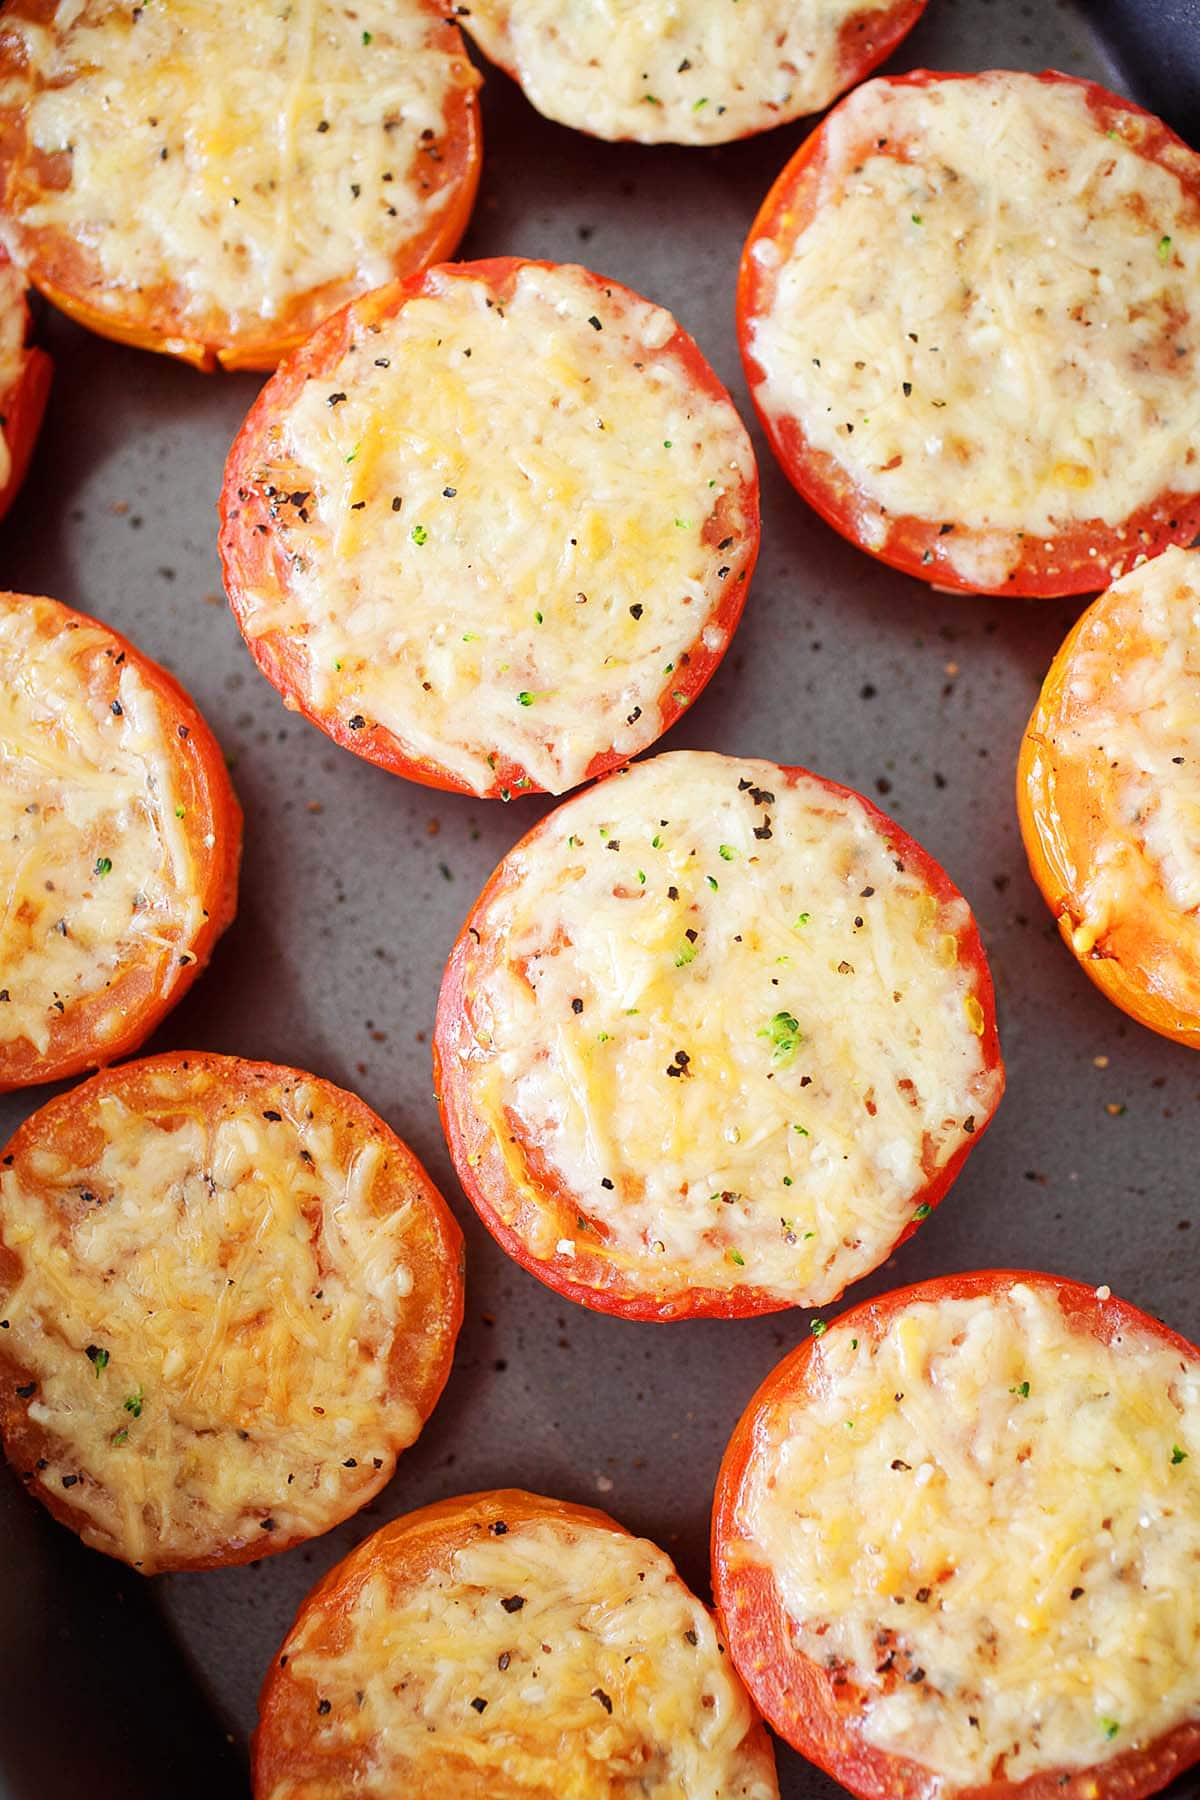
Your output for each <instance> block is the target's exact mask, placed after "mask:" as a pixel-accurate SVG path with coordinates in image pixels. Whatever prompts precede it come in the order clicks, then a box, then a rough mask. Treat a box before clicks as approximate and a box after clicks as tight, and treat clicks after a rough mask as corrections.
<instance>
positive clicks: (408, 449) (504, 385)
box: [221, 257, 759, 800]
mask: <svg viewBox="0 0 1200 1800" xmlns="http://www.w3.org/2000/svg"><path fill="white" fill-rule="evenodd" d="M221 518H222V525H221V554H222V558H223V561H224V566H225V585H226V588H227V589H228V592H229V598H230V601H231V603H232V606H233V610H234V613H235V614H236V616H237V620H238V624H239V625H240V626H241V629H242V632H243V634H244V636H245V638H246V641H247V643H248V644H249V646H250V649H251V651H252V653H253V655H254V657H255V660H256V661H257V663H258V665H259V667H260V669H261V670H262V671H263V673H264V674H265V675H266V677H267V679H268V680H269V681H271V682H272V683H273V684H274V685H275V686H276V687H277V688H278V689H279V690H280V692H281V693H282V694H283V696H284V700H285V702H286V704H287V705H288V706H290V707H293V708H294V709H297V710H299V711H300V712H302V713H304V714H305V716H306V717H307V718H309V719H311V720H312V721H313V722H314V724H317V725H319V726H320V727H321V729H322V730H323V731H326V732H328V734H329V736H330V737H332V738H333V739H334V741H335V742H336V743H339V744H342V745H344V746H345V747H346V748H347V749H350V750H354V751H355V752H356V753H357V754H358V755H359V756H363V757H365V758H367V760H368V761H370V762H375V763H379V764H380V765H381V767H383V768H385V769H390V770H392V771H393V773H395V774H398V775H405V776H407V777H408V778H409V779H410V780H413V781H421V782H425V783H426V784H427V785H428V786H431V787H438V788H449V789H452V790H457V791H459V792H462V793H472V794H479V795H483V796H488V797H493V798H499V799H502V800H507V799H509V798H511V797H512V796H513V795H514V794H517V793H521V792H530V791H543V790H544V791H548V792H551V793H561V792H562V791H563V790H564V789H566V788H570V787H574V786H576V785H577V784H578V783H579V782H581V781H584V780H586V779H587V778H588V777H590V776H593V775H598V774H601V773H603V772H604V771H605V770H607V769H610V768H612V767H613V766H614V765H615V764H617V763H620V762H622V761H624V760H625V759H626V758H628V757H630V756H632V755H634V754H635V752H637V751H638V750H643V749H645V747H646V746H647V745H648V744H651V743H653V742H654V740H655V739H656V738H657V737H658V736H659V735H660V734H661V733H662V732H664V731H665V730H666V729H667V727H668V726H669V725H671V724H672V723H673V722H674V720H675V719H676V718H677V717H678V716H679V714H680V713H681V712H682V711H683V709H684V708H685V707H686V706H688V705H689V704H690V703H691V701H692V700H693V699H694V698H695V696H696V695H697V693H698V692H699V691H700V689H701V688H702V687H703V686H704V684H705V682H706V681H707V680H708V679H709V677H710V675H712V673H713V671H714V670H715V669H716V667H717V664H718V663H719V662H720V660H721V657H722V655H723V654H724V652H725V649H726V647H727V646H728V643H729V640H730V637H731V636H732V633H733V630H734V627H735V625H736V624H737V621H738V618H739V616H740V614H741V609H742V603H743V601H744V599H745V596H746V589H747V586H748V584H749V580H750V574H751V571H752V570H753V567H754V559H755V557H756V555H757V553H758V534H759V524H758V477H757V472H756V469H755V464H754V454H753V451H752V450H751V447H750V440H749V437H748V436H747V433H746V430H745V428H744V426H743V425H742V422H741V420H740V419H739V418H738V415H737V413H736V412H735V410H734V407H733V404H732V402H731V401H730V399H729V396H728V394H727V393H726V392H725V390H724V388H723V387H722V386H721V384H720V382H719V381H718V380H717V378H716V376H715V375H714V374H713V371H712V370H711V369H710V368H709V366H708V364H707V363H706V362H705V360H704V358H703V357H702V356H701V354H700V352H699V350H698V349H697V348H696V346H695V344H694V343H693V342H692V340H691V338H689V337H688V336H687V334H686V332H684V331H682V330H681V329H680V328H679V326H678V325H677V324H676V323H675V320H674V319H673V318H672V317H671V315H670V313H668V312H665V311H664V310H663V309H662V308H661V307H658V306H652V305H651V304H650V303H649V302H648V301H645V300H642V299H640V298H639V297H638V295H636V294H633V293H631V292H630V290H629V289H628V288H623V287H621V286H619V285H618V284H617V283H616V282H612V281H605V280H604V279H603V278H602V277H601V276H599V275H593V274H591V273H590V272H589V271H588V270H586V269H580V268H576V267H574V266H571V265H566V264H551V263H540V262H522V261H519V260H517V259H516V258H514V257H505V258H500V259H498V260H494V261H490V262H480V263H461V264H458V265H451V266H448V267H445V268H438V269H431V270H429V271H428V272H427V273H426V274H425V275H423V276H419V277H417V278H415V279H414V280H412V281H409V282H406V283H401V284H398V285H395V286H392V287H388V288H383V289H381V290H379V291H378V292H377V293H373V294H369V295H367V296H366V297H365V298H364V299H362V300H359V301H356V302H355V303H354V304H353V305H352V306H350V307H348V308H347V309H346V310H345V311H343V312H341V313H339V314H338V315H337V316H336V317H335V318H333V319H330V320H329V321H328V322H327V323H326V324H325V325H324V326H323V327H322V328H321V329H320V330H319V331H318V332H317V333H316V334H315V335H314V336H313V338H312V339H311V340H310V341H309V342H308V343H307V344H306V345H305V347H304V349H303V350H302V351H300V352H299V353H298V354H297V355H296V356H294V357H292V358H291V359H290V360H289V361H288V362H287V363H285V364H284V366H283V367H282V368H281V369H280V370H279V371H278V373H277V374H276V376H275V378H274V379H273V380H272V381H270V382H268V383H267V386H266V387H265V389H264V390H263V392H262V394H261V395H260V397H259V399H258V401H257V402H256V403H255V405H254V407H253V408H252V409H251V412H250V415H249V417H248V419H247V420H246V423H245V425H244V426H243V427H242V430H241V433H240V435H239V436H238V439H237V441H236V443H235V444H234V447H233V450H232V452H231V454H230V458H229V462H228V465H227V468H226V474H225V485H224V490H223V493H222V501H221Z"/></svg>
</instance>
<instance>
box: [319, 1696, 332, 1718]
mask: <svg viewBox="0 0 1200 1800" xmlns="http://www.w3.org/2000/svg"><path fill="white" fill-rule="evenodd" d="M317 1711H318V1713H320V1715H321V1717H322V1718H323V1719H324V1718H326V1717H327V1716H328V1714H329V1713H331V1712H332V1711H333V1702H332V1700H318V1701H317Z"/></svg>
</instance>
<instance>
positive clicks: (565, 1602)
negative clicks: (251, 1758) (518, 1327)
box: [263, 1520, 778, 1800]
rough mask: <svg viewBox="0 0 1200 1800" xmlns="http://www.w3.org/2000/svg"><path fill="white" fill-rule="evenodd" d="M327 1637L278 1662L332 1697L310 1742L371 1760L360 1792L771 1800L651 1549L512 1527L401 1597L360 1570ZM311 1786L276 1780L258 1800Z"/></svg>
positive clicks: (682, 1599)
mask: <svg viewBox="0 0 1200 1800" xmlns="http://www.w3.org/2000/svg"><path fill="white" fill-rule="evenodd" d="M324 1626H325V1619H324V1616H323V1613H322V1612H321V1611H320V1610H319V1609H314V1612H313V1613H312V1615H311V1616H310V1618H309V1619H308V1620H307V1621H306V1622H305V1623H302V1624H301V1626H300V1628H299V1630H298V1631H297V1632H296V1633H295V1634H293V1636H292V1638H291V1640H290V1641H289V1644H288V1661H289V1667H290V1670H291V1672H292V1674H293V1675H294V1676H295V1677H296V1678H298V1679H299V1680H302V1681H311V1682H313V1683H314V1685H315V1686H316V1688H317V1690H318V1692H319V1694H320V1695H321V1697H322V1699H323V1700H328V1702H329V1710H328V1712H323V1713H321V1714H320V1715H319V1716H318V1717H317V1718H316V1719H315V1720H314V1738H315V1746H314V1747H315V1748H316V1749H317V1750H318V1751H320V1752H321V1753H322V1754H325V1755H328V1754H334V1755H337V1754H344V1755H346V1756H355V1753H356V1752H357V1753H361V1752H363V1751H365V1752H366V1763H365V1766H364V1765H362V1764H360V1763H358V1761H357V1758H356V1779H355V1781H354V1789H355V1792H356V1793H358V1792H362V1793H364V1794H369V1795H377V1796H381V1797H382V1796H390V1795H393V1794H396V1793H397V1792H399V1791H400V1789H399V1788H398V1787H397V1783H398V1782H404V1781H407V1782H408V1783H410V1784H411V1783H417V1784H418V1785H419V1789H420V1792H421V1793H422V1794H423V1795H426V1794H427V1795H430V1796H435V1795H436V1796H442V1795H445V1796H450V1795H453V1796H456V1797H457V1796H463V1797H466V1796H481V1797H486V1800H541V1797H542V1796H550V1795H553V1796H554V1800H635V1796H636V1797H638V1800H641V1797H642V1796H645V1797H646V1800H777V1795H778V1788H777V1787H776V1785H775V1781H774V1779H773V1776H772V1773H771V1769H770V1762H769V1759H768V1758H767V1757H766V1756H765V1755H764V1754H763V1752H762V1750H761V1748H760V1747H758V1746H757V1745H755V1746H752V1747H747V1745H746V1743H745V1739H746V1735H747V1733H748V1732H749V1730H750V1729H751V1725H752V1722H753V1715H752V1713H751V1709H750V1705H749V1702H748V1701H747V1699H746V1696H745V1694H744V1692H743V1690H742V1688H741V1686H740V1684H739V1682H738V1680H737V1677H736V1675H735V1674H734V1672H733V1670H732V1668H731V1667H730V1665H729V1662H728V1660H727V1659H725V1658H724V1656H723V1653H722V1652H721V1650H720V1649H719V1647H718V1644H717V1638H716V1632H715V1630H714V1627H713V1622H712V1620H711V1618H710V1616H709V1614H708V1613H707V1611H706V1610H705V1608H704V1607H703V1606H701V1604H700V1602H699V1601H698V1600H697V1599H695V1598H694V1597H693V1595H691V1594H690V1593H689V1592H688V1590H687V1588H685V1587H684V1585H683V1583H682V1582H681V1581H680V1579H679V1577H678V1575H677V1574H676V1573H675V1570H674V1568H673V1567H672V1565H671V1563H670V1561H669V1560H668V1558H667V1557H666V1556H665V1555H664V1554H663V1552H662V1551H661V1550H659V1549H658V1548H657V1547H656V1546H655V1545H654V1544H650V1543H647V1542H646V1541H645V1539H642V1538H633V1537H628V1536H626V1535H625V1533H623V1532H618V1531H615V1530H614V1531H605V1530H603V1529H602V1528H600V1527H598V1526H585V1527H578V1526H571V1527H567V1526H564V1525H563V1524H560V1523H550V1522H548V1521H544V1520H534V1521H531V1522H525V1523H522V1524H519V1525H513V1526H512V1527H510V1529H509V1531H508V1533H507V1535H506V1536H502V1537H494V1536H488V1535H483V1536H480V1537H479V1538H478V1539H476V1540H475V1541H474V1542H472V1543H469V1544H467V1545H465V1546H464V1547H463V1548H461V1549H458V1550H455V1551H453V1552H452V1553H451V1555H450V1557H449V1559H448V1566H446V1567H444V1568H441V1569H437V1570H435V1571H434V1572H433V1573H431V1574H429V1575H427V1576H426V1577H425V1578H424V1580H422V1581H421V1582H420V1583H419V1584H417V1585H415V1586H412V1587H410V1588H408V1590H407V1591H402V1592H400V1593H399V1594H397V1593H396V1592H395V1588H394V1584H393V1583H391V1582H389V1580H388V1578H387V1575H386V1574H385V1573H383V1572H377V1573H372V1574H371V1575H369V1576H368V1577H367V1579H366V1580H365V1581H364V1582H363V1583H362V1584H361V1586H360V1587H359V1588H358V1590H357V1593H356V1594H355V1596H354V1599H353V1602H352V1605H351V1607H350V1609H349V1611H348V1614H347V1616H346V1620H345V1639H346V1641H345V1647H344V1649H343V1650H342V1652H341V1654H340V1655H337V1656H331V1655H329V1654H328V1653H327V1652H324V1651H322V1650H310V1649H309V1643H310V1641H311V1639H312V1638H313V1637H314V1636H315V1635H316V1634H317V1633H319V1632H320V1631H321V1630H322V1628H323V1627H324ZM481 1702H482V1704H480V1703H481ZM430 1784H432V1785H430ZM311 1791H312V1790H311V1789H310V1788H309V1787H308V1786H307V1785H306V1784H305V1782H304V1781H303V1780H299V1781H291V1780H287V1779H285V1780H284V1781H283V1782H282V1783H280V1784H278V1785H277V1786H276V1787H275V1788H273V1789H272V1790H271V1793H270V1795H269V1796H268V1795H264V1796H263V1800H287V1797H288V1796H291V1795H293V1794H299V1793H301V1792H304V1793H307V1792H311ZM330 1791H332V1789H331V1790H330ZM405 1791H408V1790H405Z"/></svg>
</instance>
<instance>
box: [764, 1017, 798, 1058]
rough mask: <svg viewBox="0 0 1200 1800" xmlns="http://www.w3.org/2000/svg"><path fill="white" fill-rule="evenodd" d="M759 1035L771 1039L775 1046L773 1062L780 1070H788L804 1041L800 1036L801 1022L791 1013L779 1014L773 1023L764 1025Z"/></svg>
mask: <svg viewBox="0 0 1200 1800" xmlns="http://www.w3.org/2000/svg"><path fill="white" fill-rule="evenodd" d="M758 1035H759V1037H765V1038H770V1040H771V1044H772V1046H773V1048H772V1051H771V1061H772V1062H773V1063H774V1064H775V1066H776V1068H779V1069H786V1068H787V1066H788V1064H789V1063H790V1062H792V1061H793V1060H794V1058H795V1055H796V1052H797V1050H798V1049H799V1048H800V1045H801V1044H802V1043H803V1041H804V1040H803V1038H802V1037H801V1035H800V1021H799V1019H798V1018H796V1016H795V1014H794V1013H790V1012H777V1013H776V1014H775V1016H774V1018H773V1019H772V1020H771V1023H770V1024H769V1025H764V1026H763V1028H762V1030H761V1031H760V1032H759V1034H758Z"/></svg>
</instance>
